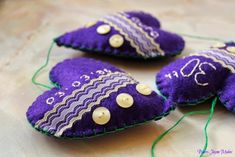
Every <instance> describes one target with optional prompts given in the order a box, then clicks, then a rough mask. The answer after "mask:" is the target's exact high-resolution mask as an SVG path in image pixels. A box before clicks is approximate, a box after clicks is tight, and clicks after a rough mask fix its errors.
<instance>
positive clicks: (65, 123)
mask: <svg viewBox="0 0 235 157" xmlns="http://www.w3.org/2000/svg"><path fill="white" fill-rule="evenodd" d="M135 83H137V82H136V81H135V80H134V79H133V78H131V77H130V76H128V75H127V74H126V73H121V72H114V73H109V74H106V75H101V76H100V77H99V78H96V79H93V80H91V81H90V83H88V84H86V85H84V86H83V87H81V89H80V90H79V89H78V90H76V92H73V93H72V94H70V95H68V96H66V97H65V98H64V99H63V101H62V102H60V103H57V104H56V105H55V106H54V108H53V109H52V110H50V111H48V112H47V113H46V114H45V116H44V117H43V119H41V120H39V121H38V122H36V124H35V126H36V127H40V128H42V129H43V130H47V131H48V132H50V133H52V134H55V136H61V135H62V134H63V132H64V131H65V130H67V129H68V128H71V127H72V125H73V123H74V122H76V121H78V120H81V119H82V116H83V114H84V113H87V112H90V110H91V109H92V107H93V106H95V105H99V104H100V102H101V100H103V99H105V98H107V97H108V96H109V95H110V94H111V93H113V92H116V91H117V90H118V89H119V88H121V87H125V86H126V85H128V84H135Z"/></svg>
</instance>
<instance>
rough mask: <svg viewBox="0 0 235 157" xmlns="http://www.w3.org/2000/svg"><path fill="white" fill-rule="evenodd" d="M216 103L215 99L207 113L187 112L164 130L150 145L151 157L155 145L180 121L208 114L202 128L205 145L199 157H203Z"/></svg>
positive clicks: (152, 156) (153, 155)
mask: <svg viewBox="0 0 235 157" xmlns="http://www.w3.org/2000/svg"><path fill="white" fill-rule="evenodd" d="M216 102H217V98H215V99H214V100H213V102H212V105H211V109H210V110H209V111H208V110H203V111H193V112H189V113H186V114H185V115H184V116H182V117H181V118H180V119H179V120H178V121H177V122H176V123H175V124H174V125H173V126H172V127H170V128H169V129H168V130H166V131H165V132H163V133H162V134H161V135H160V136H159V137H157V138H156V139H155V140H154V142H153V143H152V147H151V157H155V154H154V148H155V146H156V144H158V143H159V141H160V140H161V139H162V138H163V137H164V136H165V135H167V134H168V133H169V132H170V131H171V130H172V129H174V128H175V127H176V126H177V125H178V124H179V123H180V122H182V120H183V119H184V118H186V117H188V116H191V115H196V114H207V113H210V115H209V117H208V120H207V122H206V125H205V127H204V135H205V140H206V142H205V145H204V147H203V150H202V153H201V154H200V157H202V156H203V154H204V153H205V151H206V149H207V146H208V135H207V127H208V125H209V123H210V121H211V119H212V117H213V115H214V108H215V105H216Z"/></svg>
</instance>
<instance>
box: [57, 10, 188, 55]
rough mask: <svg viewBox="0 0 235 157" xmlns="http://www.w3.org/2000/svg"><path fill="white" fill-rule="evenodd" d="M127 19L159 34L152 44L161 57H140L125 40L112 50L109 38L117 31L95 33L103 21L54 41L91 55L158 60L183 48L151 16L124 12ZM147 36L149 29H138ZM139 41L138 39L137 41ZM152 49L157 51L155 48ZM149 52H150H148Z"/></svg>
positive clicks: (171, 34)
mask: <svg viewBox="0 0 235 157" xmlns="http://www.w3.org/2000/svg"><path fill="white" fill-rule="evenodd" d="M124 13H125V14H126V15H127V16H128V18H129V19H130V18H136V19H139V20H140V22H141V23H142V24H143V25H145V27H149V28H151V29H153V30H154V31H155V32H157V33H158V34H159V36H158V37H157V38H154V39H153V40H154V42H155V43H157V44H159V46H160V49H161V50H162V51H164V54H163V55H152V56H151V55H150V56H149V55H146V56H142V55H140V54H139V53H137V50H136V48H134V47H133V46H132V45H131V44H130V41H128V40H127V39H125V37H124V36H123V34H121V35H122V36H123V37H124V44H123V45H122V46H121V47H119V48H113V47H112V46H110V45H109V38H110V37H111V36H112V35H114V34H120V32H119V31H118V30H116V29H115V28H114V27H112V28H111V31H110V32H109V33H108V34H105V35H100V34H98V33H97V32H96V29H97V27H99V26H100V25H103V24H105V22H104V21H97V23H96V24H95V25H94V26H91V27H88V28H85V27H82V28H79V29H77V30H74V31H71V32H68V33H65V34H63V35H61V36H59V37H58V38H56V39H55V42H56V43H57V45H58V46H65V47H71V48H73V49H78V50H82V51H85V52H91V53H100V54H107V55H115V56H122V57H128V58H145V59H147V58H158V57H166V56H174V55H177V54H179V53H181V51H182V50H183V48H184V45H185V42H184V40H183V38H182V37H181V36H179V35H177V34H174V33H170V32H167V31H164V30H162V29H161V28H160V22H159V20H158V19H156V18H154V17H153V16H152V15H150V14H148V13H145V12H132V11H129V12H124ZM140 29H142V30H143V31H145V32H146V33H147V34H149V35H150V34H151V32H150V31H149V29H144V27H140ZM137 41H139V39H138V40H137ZM139 42H140V43H142V42H141V41H139ZM137 45H138V46H139V44H137ZM154 49H157V48H156V47H155V48H154ZM149 51H151V50H149ZM159 51H160V50H159Z"/></svg>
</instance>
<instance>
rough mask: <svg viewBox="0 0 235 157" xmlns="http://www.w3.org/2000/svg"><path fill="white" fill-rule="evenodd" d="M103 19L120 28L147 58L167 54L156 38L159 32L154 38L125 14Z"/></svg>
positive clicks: (126, 37) (117, 28)
mask: <svg viewBox="0 0 235 157" xmlns="http://www.w3.org/2000/svg"><path fill="white" fill-rule="evenodd" d="M135 19H136V18H135ZM101 21H103V22H105V23H108V24H109V25H110V26H112V27H114V28H115V29H116V30H118V31H119V32H120V34H122V35H123V36H124V37H125V39H126V40H128V41H129V42H130V44H131V46H132V47H133V48H135V49H136V52H137V53H138V54H139V55H141V56H143V57H145V58H148V57H156V56H164V55H165V52H164V51H163V50H162V49H161V48H160V45H159V44H158V43H156V42H155V40H154V38H156V37H157V36H159V34H157V36H156V35H155V37H154V38H153V37H151V36H150V35H149V34H148V33H147V32H145V31H144V30H143V28H142V27H140V26H139V25H137V24H136V23H135V22H133V21H132V20H131V19H129V18H128V17H126V16H125V14H122V13H119V14H115V15H110V16H107V17H106V18H104V19H102V20H101Z"/></svg>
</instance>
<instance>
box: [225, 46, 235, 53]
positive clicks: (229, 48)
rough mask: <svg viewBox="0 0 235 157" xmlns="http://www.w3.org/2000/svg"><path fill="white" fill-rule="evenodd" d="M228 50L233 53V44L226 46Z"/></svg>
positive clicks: (234, 50)
mask: <svg viewBox="0 0 235 157" xmlns="http://www.w3.org/2000/svg"><path fill="white" fill-rule="evenodd" d="M226 49H227V50H228V51H229V52H232V53H235V46H229V47H227V48H226Z"/></svg>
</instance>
